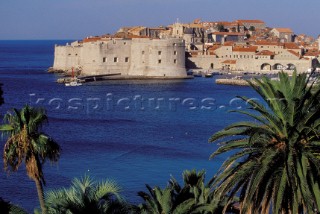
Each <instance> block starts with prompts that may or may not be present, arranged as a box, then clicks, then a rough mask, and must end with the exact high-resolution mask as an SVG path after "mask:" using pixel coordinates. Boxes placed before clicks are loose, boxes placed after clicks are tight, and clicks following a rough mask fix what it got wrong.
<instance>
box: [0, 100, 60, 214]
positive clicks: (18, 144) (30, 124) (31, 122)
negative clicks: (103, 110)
mask: <svg viewBox="0 0 320 214" xmlns="http://www.w3.org/2000/svg"><path fill="white" fill-rule="evenodd" d="M4 121H5V124H4V125H1V126H0V131H2V132H3V134H4V135H6V136H8V139H7V142H6V143H5V145H4V151H3V162H4V167H5V170H6V171H17V170H18V168H19V167H20V165H21V164H22V163H24V164H25V166H26V171H27V174H28V176H29V178H30V179H32V180H33V181H34V182H35V184H36V187H37V192H38V198H39V201H40V206H41V209H42V212H43V213H46V209H45V206H44V198H43V184H45V180H44V175H43V172H42V165H43V164H44V162H45V161H46V159H49V160H50V161H51V162H56V161H58V159H59V156H60V147H59V145H58V144H57V143H56V142H55V141H54V140H53V139H52V138H51V137H49V136H48V135H46V134H45V133H43V132H41V127H42V125H43V124H44V123H45V122H47V115H46V113H45V111H44V110H43V109H38V108H32V107H29V106H28V105H26V106H25V107H24V108H22V109H21V110H18V109H13V110H12V111H9V112H8V113H7V114H6V115H5V116H4Z"/></svg>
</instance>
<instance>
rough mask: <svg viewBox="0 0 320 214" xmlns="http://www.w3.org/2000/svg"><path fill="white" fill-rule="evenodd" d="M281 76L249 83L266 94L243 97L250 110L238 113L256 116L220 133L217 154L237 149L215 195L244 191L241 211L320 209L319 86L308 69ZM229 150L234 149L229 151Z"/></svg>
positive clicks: (219, 178)
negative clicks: (312, 79)
mask: <svg viewBox="0 0 320 214" xmlns="http://www.w3.org/2000/svg"><path fill="white" fill-rule="evenodd" d="M279 78H280V80H279V81H276V80H270V79H268V78H266V77H263V78H262V80H258V79H255V80H254V81H252V82H250V85H251V87H252V88H253V89H254V90H255V91H256V92H257V93H258V94H259V95H260V96H261V97H262V98H263V100H264V102H265V104H266V106H265V105H264V104H263V103H261V102H258V101H257V100H254V99H250V98H247V97H240V98H241V99H242V100H244V101H245V102H246V103H247V104H248V105H249V108H248V110H236V111H235V112H238V113H241V114H244V115H247V116H249V117H250V118H251V119H253V121H249V122H238V123H235V124H232V125H230V126H228V127H226V128H225V129H223V130H221V131H219V132H217V133H215V134H214V135H213V136H212V137H211V139H210V141H211V142H216V141H218V142H220V143H221V144H222V146H220V147H219V148H218V149H217V150H216V151H215V152H214V153H213V154H212V155H211V158H213V157H216V156H217V155H220V154H222V153H226V152H233V155H231V156H230V157H229V158H228V159H227V160H226V161H225V162H224V163H223V165H222V170H221V171H220V172H219V173H218V175H217V178H216V180H215V182H214V186H216V190H215V192H216V193H215V194H216V195H228V198H229V200H228V201H232V200H233V197H234V196H235V195H239V196H240V202H241V203H240V209H241V213H269V212H270V211H271V212H272V213H315V212H319V211H320V188H319V176H320V160H319V156H320V135H319V134H320V133H319V125H320V119H319V118H320V104H319V101H318V98H319V94H320V89H317V88H315V87H314V86H313V84H311V85H310V82H309V79H308V77H307V75H306V74H300V75H297V73H296V72H294V74H293V76H292V78H291V79H290V78H289V76H288V75H287V74H285V73H283V72H282V73H280V74H279ZM229 154H230V153H229Z"/></svg>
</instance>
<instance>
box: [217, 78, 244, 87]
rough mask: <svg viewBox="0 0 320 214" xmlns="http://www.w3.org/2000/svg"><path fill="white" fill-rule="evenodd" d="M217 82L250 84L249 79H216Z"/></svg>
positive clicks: (240, 84)
mask: <svg viewBox="0 0 320 214" xmlns="http://www.w3.org/2000/svg"><path fill="white" fill-rule="evenodd" d="M216 84H221V85H238V86H249V83H248V82H247V80H244V79H216Z"/></svg>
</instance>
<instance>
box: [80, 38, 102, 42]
mask: <svg viewBox="0 0 320 214" xmlns="http://www.w3.org/2000/svg"><path fill="white" fill-rule="evenodd" d="M99 40H101V37H87V38H85V39H83V41H82V42H83V43H86V42H96V41H99Z"/></svg>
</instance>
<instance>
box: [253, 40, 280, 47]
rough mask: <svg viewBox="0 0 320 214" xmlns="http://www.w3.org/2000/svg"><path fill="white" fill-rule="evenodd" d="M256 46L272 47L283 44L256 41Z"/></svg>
mask: <svg viewBox="0 0 320 214" xmlns="http://www.w3.org/2000/svg"><path fill="white" fill-rule="evenodd" d="M255 45H270V46H272V45H274V46H281V43H279V42H272V41H266V40H262V41H256V44H255Z"/></svg>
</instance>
